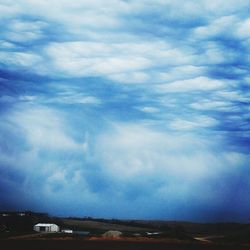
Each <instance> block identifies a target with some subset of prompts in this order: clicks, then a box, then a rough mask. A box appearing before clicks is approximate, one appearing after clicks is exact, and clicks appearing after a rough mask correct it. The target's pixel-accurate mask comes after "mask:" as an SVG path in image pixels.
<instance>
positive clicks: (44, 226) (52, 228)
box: [33, 223, 60, 232]
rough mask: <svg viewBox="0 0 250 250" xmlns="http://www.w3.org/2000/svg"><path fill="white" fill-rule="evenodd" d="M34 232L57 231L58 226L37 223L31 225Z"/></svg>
mask: <svg viewBox="0 0 250 250" xmlns="http://www.w3.org/2000/svg"><path fill="white" fill-rule="evenodd" d="M33 229H34V231H36V232H59V230H60V228H59V227H58V226H57V225H56V224H50V223H38V224H36V225H35V226H34V227H33Z"/></svg>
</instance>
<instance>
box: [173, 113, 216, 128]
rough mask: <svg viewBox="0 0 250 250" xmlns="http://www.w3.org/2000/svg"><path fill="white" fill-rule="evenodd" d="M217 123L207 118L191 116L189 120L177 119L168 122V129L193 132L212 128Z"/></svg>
mask: <svg viewBox="0 0 250 250" xmlns="http://www.w3.org/2000/svg"><path fill="white" fill-rule="evenodd" d="M216 124H217V121H216V120H215V119H214V118H212V117H209V116H197V117H196V116H193V117H192V119H191V120H185V119H181V118H177V119H175V120H173V121H172V122H170V125H169V126H170V128H172V129H174V130H179V131H182V130H195V129H201V128H208V127H213V126H215V125H216Z"/></svg>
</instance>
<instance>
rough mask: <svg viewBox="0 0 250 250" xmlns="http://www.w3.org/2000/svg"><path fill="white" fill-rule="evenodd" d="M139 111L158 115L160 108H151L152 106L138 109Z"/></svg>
mask: <svg viewBox="0 0 250 250" xmlns="http://www.w3.org/2000/svg"><path fill="white" fill-rule="evenodd" d="M138 109H139V110H141V111H142V112H145V113H157V112H159V109H158V108H156V107H150V106H146V107H138Z"/></svg>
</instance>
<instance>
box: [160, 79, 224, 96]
mask: <svg viewBox="0 0 250 250" xmlns="http://www.w3.org/2000/svg"><path fill="white" fill-rule="evenodd" d="M224 86H225V82H223V81H221V80H215V79H211V78H208V77H204V76H201V77H197V78H194V79H188V80H182V81H176V82H171V83H168V84H162V85H158V90H159V91H160V92H163V93H164V92H166V93H167V92H187V91H211V90H216V89H222V88H223V87H224Z"/></svg>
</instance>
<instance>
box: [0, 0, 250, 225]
mask: <svg viewBox="0 0 250 250" xmlns="http://www.w3.org/2000/svg"><path fill="white" fill-rule="evenodd" d="M247 7H248V1H245V0H241V1H238V3H237V5H235V3H234V2H233V1H227V2H226V3H225V1H216V2H214V1H206V0H204V1H201V2H199V3H197V1H192V0H190V1H185V2H183V1H175V2H173V1H161V0H157V1H118V0H108V1H105V5H104V4H103V2H102V1H99V0H96V1H93V0H92V1H88V0H79V1H75V2H70V1H66V0H60V1H58V0H50V1H47V0H46V1H44V0H43V1H40V0H38V1H22V0H19V1H14V0H9V1H1V0H0V17H1V18H0V25H1V27H2V28H1V33H0V116H1V117H0V171H1V176H0V191H1V192H0V193H1V194H0V201H1V202H0V204H1V205H0V208H1V209H10V208H12V209H37V210H44V211H48V212H51V213H54V214H63V215H90V216H99V217H101V216H104V217H122V218H138V217H140V218H159V219H184V220H203V221H204V220H211V221H213V220H241V221H246V220H249V219H250V214H249V207H250V201H249V199H248V198H247V197H248V195H247V191H249V190H250V186H249V184H248V183H250V182H249V178H250V176H249V169H248V162H249V146H248V145H249V143H250V133H249V129H250V127H249V119H250V114H249V111H250V107H249V101H250V94H249V89H250V84H249V83H250V80H249V76H248V67H249V63H250V62H249V56H248V55H249V42H250V40H249V39H250V36H249V29H250V21H249V20H250V19H249V17H248V12H247ZM43 200H47V201H48V202H46V203H44V202H43ZM229 204H230V205H229ZM232 204H233V205H232ZM138 211H140V214H139V213H138Z"/></svg>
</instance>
